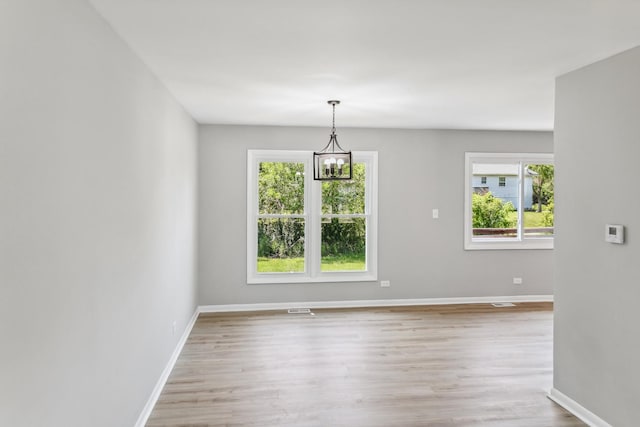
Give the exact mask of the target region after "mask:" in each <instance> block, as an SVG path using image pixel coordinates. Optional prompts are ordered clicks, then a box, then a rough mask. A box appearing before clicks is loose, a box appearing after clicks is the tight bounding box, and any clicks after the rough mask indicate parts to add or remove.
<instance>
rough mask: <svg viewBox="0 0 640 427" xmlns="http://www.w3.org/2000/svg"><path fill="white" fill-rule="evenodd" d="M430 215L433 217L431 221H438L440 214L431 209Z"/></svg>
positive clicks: (436, 210)
mask: <svg viewBox="0 0 640 427" xmlns="http://www.w3.org/2000/svg"><path fill="white" fill-rule="evenodd" d="M431 215H432V216H433V219H438V218H439V217H440V212H439V211H438V209H433V210H432V211H431Z"/></svg>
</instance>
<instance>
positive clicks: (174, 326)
mask: <svg viewBox="0 0 640 427" xmlns="http://www.w3.org/2000/svg"><path fill="white" fill-rule="evenodd" d="M177 330H178V325H177V323H176V321H175V320H174V321H173V324H172V325H171V334H172V335H175V334H176V331H177Z"/></svg>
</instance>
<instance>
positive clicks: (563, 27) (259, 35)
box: [90, 0, 640, 130]
mask: <svg viewBox="0 0 640 427" xmlns="http://www.w3.org/2000/svg"><path fill="white" fill-rule="evenodd" d="M90 2H91V3H92V4H93V5H94V6H95V7H96V8H97V9H98V11H99V12H100V13H101V14H102V15H103V16H104V17H105V18H106V20H107V21H108V22H109V23H110V24H111V26H112V27H113V28H114V29H115V31H116V32H118V33H119V34H120V35H121V36H122V37H123V38H124V39H125V40H126V42H127V43H128V44H129V45H130V46H131V47H132V48H133V50H134V51H135V52H136V53H137V54H138V55H139V56H140V57H141V58H142V60H143V61H144V62H145V63H146V64H147V65H148V66H149V67H150V68H151V69H152V70H153V72H154V73H155V74H156V75H157V76H158V77H159V78H160V79H161V80H162V81H163V82H164V83H165V84H166V86H167V87H168V88H169V90H170V91H171V92H172V93H173V94H174V95H175V97H176V98H177V99H178V101H179V102H180V103H182V105H184V107H185V108H186V110H187V111H188V112H189V113H190V114H191V115H192V116H193V117H194V118H195V119H196V120H197V121H198V122H199V123H228V124H267V125H311V126H330V125H331V107H330V106H328V105H327V104H326V101H327V100H328V99H339V100H341V101H342V104H341V105H340V106H338V107H337V110H336V126H337V127H338V128H340V127H346V126H362V127H394V128H441V129H461V128H462V129H527V130H550V129H552V128H553V102H554V100H553V96H554V79H555V77H556V76H558V75H561V74H563V73H566V72H568V71H571V70H573V69H575V68H578V67H581V66H584V65H586V64H589V63H592V62H595V61H597V60H600V59H603V58H606V57H608V56H610V55H613V54H615V53H618V52H621V51H624V50H627V49H629V48H632V47H635V46H638V45H640V1H638V0H628V1H618V0H599V1H595V0H529V1H526V0H393V1H392V0H269V1H267V0H90Z"/></svg>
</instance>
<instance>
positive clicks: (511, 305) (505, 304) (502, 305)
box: [491, 302, 516, 307]
mask: <svg viewBox="0 0 640 427" xmlns="http://www.w3.org/2000/svg"><path fill="white" fill-rule="evenodd" d="M491 305H492V306H494V307H515V306H516V305H515V304H514V303H511V302H494V303H493V304H491Z"/></svg>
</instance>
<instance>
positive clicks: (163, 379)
mask: <svg viewBox="0 0 640 427" xmlns="http://www.w3.org/2000/svg"><path fill="white" fill-rule="evenodd" d="M198 314H199V312H198V310H197V309H196V311H195V313H193V316H191V320H189V323H188V324H187V327H186V328H185V330H184V333H183V334H182V336H181V337H180V340H179V341H178V343H177V344H176V348H175V349H174V350H173V354H171V358H170V359H169V362H167V365H166V366H165V368H164V370H163V371H162V374H161V375H160V379H158V382H157V383H156V386H155V387H154V388H153V391H152V392H151V396H150V397H149V400H147V404H146V405H144V409H143V410H142V412H141V413H140V416H139V417H138V421H136V424H135V427H144V425H145V424H146V423H147V421H148V420H149V416H151V411H153V407H154V406H156V402H157V401H158V398H159V397H160V393H162V389H163V388H164V385H165V384H166V383H167V379H169V374H171V371H172V370H173V367H174V365H175V364H176V361H177V360H178V356H180V352H181V351H182V348H183V347H184V344H185V343H186V342H187V338H189V335H190V334H191V330H192V329H193V325H195V324H196V320H197V319H198Z"/></svg>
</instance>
